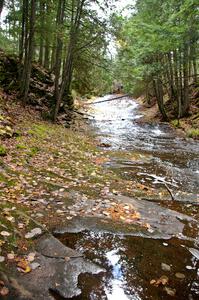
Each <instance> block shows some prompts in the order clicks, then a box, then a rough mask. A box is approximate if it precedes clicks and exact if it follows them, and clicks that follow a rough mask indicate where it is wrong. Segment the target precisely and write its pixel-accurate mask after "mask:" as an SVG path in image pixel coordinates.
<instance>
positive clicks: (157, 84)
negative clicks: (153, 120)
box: [153, 78, 169, 121]
mask: <svg viewBox="0 0 199 300" xmlns="http://www.w3.org/2000/svg"><path fill="white" fill-rule="evenodd" d="M153 86H154V90H155V95H156V98H157V103H158V108H159V111H160V113H161V115H162V117H163V120H164V121H168V120H169V119H168V116H167V114H166V111H165V108H164V101H163V87H162V82H161V80H160V79H159V78H158V79H154V80H153Z"/></svg>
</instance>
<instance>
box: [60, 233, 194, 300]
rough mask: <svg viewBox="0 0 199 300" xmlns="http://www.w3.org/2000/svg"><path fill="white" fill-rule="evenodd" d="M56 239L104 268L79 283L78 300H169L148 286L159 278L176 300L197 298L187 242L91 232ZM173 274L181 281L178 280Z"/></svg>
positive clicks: (165, 295) (162, 290)
mask: <svg viewBox="0 0 199 300" xmlns="http://www.w3.org/2000/svg"><path fill="white" fill-rule="evenodd" d="M60 240H61V241H62V242H63V243H64V244H65V245H66V246H69V247H72V248H74V249H76V250H80V249H81V251H82V253H84V255H85V257H87V258H88V259H91V260H92V261H93V262H95V263H97V264H98V265H100V266H102V267H103V268H105V269H106V273H103V274H101V275H97V276H96V277H93V276H92V277H91V278H88V277H87V278H86V280H82V281H81V280H80V282H79V284H80V287H81V289H82V295H81V297H80V298H78V300H79V299H85V300H87V299H94V300H102V299H103V300H146V299H155V300H156V299H164V300H169V299H170V296H168V295H167V293H166V292H165V290H164V287H162V286H160V287H154V286H153V285H151V284H150V281H151V280H152V279H158V278H159V277H160V276H162V275H167V276H168V277H169V285H168V287H170V288H172V289H176V295H175V299H176V300H187V299H189V297H192V299H194V300H195V299H198V296H199V286H198V281H197V278H198V274H197V272H198V260H197V259H196V257H194V255H192V254H191V253H190V252H189V251H188V248H189V244H190V242H189V241H186V242H185V245H182V242H181V241H180V240H178V239H172V240H170V241H168V243H165V242H163V241H162V240H153V239H145V238H141V237H132V236H123V235H119V236H117V235H113V234H108V233H104V232H100V233H99V232H93V231H90V232H89V231H85V232H82V233H79V234H70V233H68V234H65V235H64V236H62V237H61V238H60ZM186 243H187V245H186ZM176 258H178V259H176ZM162 263H165V264H167V265H169V266H171V271H170V272H166V273H165V271H163V270H162V269H161V264H162ZM187 266H190V267H191V268H187ZM177 272H180V273H183V274H184V275H185V278H184V279H178V278H177V277H176V276H175V274H176V273H177ZM82 278H83V277H82Z"/></svg>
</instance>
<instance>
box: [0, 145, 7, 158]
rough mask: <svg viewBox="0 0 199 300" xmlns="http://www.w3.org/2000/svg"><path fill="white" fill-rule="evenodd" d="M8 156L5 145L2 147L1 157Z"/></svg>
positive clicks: (0, 148)
mask: <svg viewBox="0 0 199 300" xmlns="http://www.w3.org/2000/svg"><path fill="white" fill-rule="evenodd" d="M6 154H7V151H6V148H5V147H4V146H3V145H0V156H5V155H6Z"/></svg>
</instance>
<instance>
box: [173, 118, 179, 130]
mask: <svg viewBox="0 0 199 300" xmlns="http://www.w3.org/2000/svg"><path fill="white" fill-rule="evenodd" d="M171 125H172V126H173V127H176V128H178V127H180V121H179V120H177V119H175V120H173V121H171Z"/></svg>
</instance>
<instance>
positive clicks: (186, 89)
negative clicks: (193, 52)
mask: <svg viewBox="0 0 199 300" xmlns="http://www.w3.org/2000/svg"><path fill="white" fill-rule="evenodd" d="M188 55H189V52H188V45H187V44H185V45H184V55H183V77H184V78H183V83H184V90H183V107H182V109H183V116H185V115H187V114H188V112H189V79H188V78H189V76H188V74H189V73H188Z"/></svg>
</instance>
